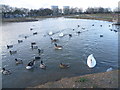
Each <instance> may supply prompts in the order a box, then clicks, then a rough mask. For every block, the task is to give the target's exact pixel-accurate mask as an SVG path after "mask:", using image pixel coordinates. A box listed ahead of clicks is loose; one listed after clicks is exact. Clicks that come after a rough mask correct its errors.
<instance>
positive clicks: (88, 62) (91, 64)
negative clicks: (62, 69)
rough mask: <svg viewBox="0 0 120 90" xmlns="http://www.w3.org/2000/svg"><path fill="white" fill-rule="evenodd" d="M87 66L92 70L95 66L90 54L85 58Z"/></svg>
mask: <svg viewBox="0 0 120 90" xmlns="http://www.w3.org/2000/svg"><path fill="white" fill-rule="evenodd" d="M87 65H88V67H89V68H93V67H95V66H96V60H95V58H94V57H93V54H90V55H89V56H88V58H87Z"/></svg>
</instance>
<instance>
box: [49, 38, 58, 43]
mask: <svg viewBox="0 0 120 90" xmlns="http://www.w3.org/2000/svg"><path fill="white" fill-rule="evenodd" d="M50 39H51V41H52V42H57V41H58V39H53V38H52V37H51V38H50Z"/></svg>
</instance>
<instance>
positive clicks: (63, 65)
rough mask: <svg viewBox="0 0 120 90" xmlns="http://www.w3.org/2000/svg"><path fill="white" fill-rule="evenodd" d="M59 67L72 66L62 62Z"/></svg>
mask: <svg viewBox="0 0 120 90" xmlns="http://www.w3.org/2000/svg"><path fill="white" fill-rule="evenodd" d="M59 67H60V68H62V69H63V68H69V67H70V66H69V65H67V64H63V63H60V65H59Z"/></svg>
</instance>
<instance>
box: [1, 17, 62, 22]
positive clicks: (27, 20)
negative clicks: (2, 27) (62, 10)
mask: <svg viewBox="0 0 120 90" xmlns="http://www.w3.org/2000/svg"><path fill="white" fill-rule="evenodd" d="M56 17H60V16H37V17H21V18H3V19H2V22H3V23H4V22H32V21H38V20H40V19H44V18H56Z"/></svg>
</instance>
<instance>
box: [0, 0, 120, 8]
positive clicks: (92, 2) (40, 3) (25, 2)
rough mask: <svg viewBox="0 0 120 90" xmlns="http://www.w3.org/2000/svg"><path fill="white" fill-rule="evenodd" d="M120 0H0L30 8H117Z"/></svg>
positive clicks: (11, 4)
mask: <svg viewBox="0 0 120 90" xmlns="http://www.w3.org/2000/svg"><path fill="white" fill-rule="evenodd" d="M118 1H120V0H0V3H1V4H5V5H10V6H12V7H19V8H21V7H23V8H29V9H39V8H50V7H51V6H52V5H57V6H59V8H62V6H70V7H78V8H83V9H86V8H87V7H100V6H101V7H104V8H112V9H114V8H116V7H117V5H118Z"/></svg>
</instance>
